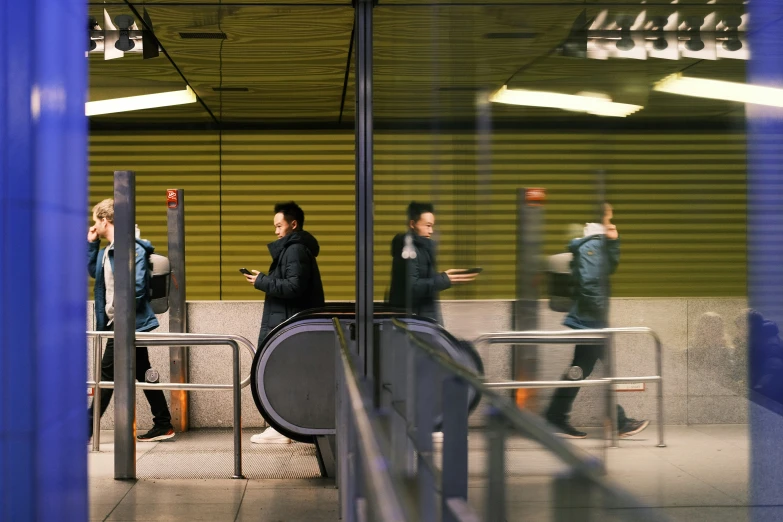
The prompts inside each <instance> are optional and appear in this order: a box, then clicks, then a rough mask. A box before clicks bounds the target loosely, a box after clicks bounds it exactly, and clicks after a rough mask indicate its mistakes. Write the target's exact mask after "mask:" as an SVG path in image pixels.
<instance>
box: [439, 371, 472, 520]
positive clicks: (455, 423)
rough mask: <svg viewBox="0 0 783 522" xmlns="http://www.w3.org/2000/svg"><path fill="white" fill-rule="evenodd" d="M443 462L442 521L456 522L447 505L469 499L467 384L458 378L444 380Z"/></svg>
mask: <svg viewBox="0 0 783 522" xmlns="http://www.w3.org/2000/svg"><path fill="white" fill-rule="evenodd" d="M442 460H443V466H442V468H443V473H441V477H443V479H442V480H443V481H442V483H441V503H442V507H441V510H442V511H441V512H442V513H443V521H444V522H457V521H458V519H457V518H456V517H455V515H454V513H452V509H451V507H450V506H449V502H450V501H452V500H454V499H461V500H463V501H467V500H468V384H467V383H466V382H465V381H463V380H462V379H460V378H459V377H451V378H448V379H445V380H444V381H443V459H442Z"/></svg>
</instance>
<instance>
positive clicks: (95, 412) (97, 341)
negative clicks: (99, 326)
mask: <svg viewBox="0 0 783 522" xmlns="http://www.w3.org/2000/svg"><path fill="white" fill-rule="evenodd" d="M102 344H103V341H102V340H101V338H100V337H93V339H92V353H93V369H92V374H93V378H94V379H95V388H93V392H92V450H93V451H100V449H101V386H100V383H101V369H102V367H101V359H102V357H101V355H102V350H101V348H102Z"/></svg>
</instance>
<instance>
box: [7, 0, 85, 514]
mask: <svg viewBox="0 0 783 522" xmlns="http://www.w3.org/2000/svg"><path fill="white" fill-rule="evenodd" d="M86 24H87V11H86V2H85V1H84V0H0V243H1V246H2V248H0V497H1V498H0V520H14V521H16V520H40V521H44V520H47V521H48V520H87V425H86V424H87V416H86V406H87V401H86V396H85V395H86V386H85V381H86V340H85V334H84V332H85V328H86V297H87V296H86V288H87V280H86V277H87V275H86V233H87V229H86V225H87V164H86V157H87V140H86V136H87V125H86V118H85V116H84V102H85V93H86V87H87V75H86V72H87V60H86V58H85V57H84V52H85V50H86V46H87V32H86V29H87V26H86Z"/></svg>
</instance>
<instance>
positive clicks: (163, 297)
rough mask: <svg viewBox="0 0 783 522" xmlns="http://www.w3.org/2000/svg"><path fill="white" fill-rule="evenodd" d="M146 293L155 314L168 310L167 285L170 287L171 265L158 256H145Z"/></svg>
mask: <svg viewBox="0 0 783 522" xmlns="http://www.w3.org/2000/svg"><path fill="white" fill-rule="evenodd" d="M146 279H147V292H148V295H149V298H150V306H152V311H153V312H154V313H155V314H165V313H166V312H168V310H169V285H171V263H170V262H169V258H168V257H166V256H162V255H160V254H147V271H146Z"/></svg>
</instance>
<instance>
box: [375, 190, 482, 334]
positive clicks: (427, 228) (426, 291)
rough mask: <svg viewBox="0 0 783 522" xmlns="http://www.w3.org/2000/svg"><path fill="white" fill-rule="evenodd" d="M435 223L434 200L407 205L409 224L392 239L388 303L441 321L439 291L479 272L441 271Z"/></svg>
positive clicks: (464, 281)
mask: <svg viewBox="0 0 783 522" xmlns="http://www.w3.org/2000/svg"><path fill="white" fill-rule="evenodd" d="M434 227H435V208H434V207H433V205H432V204H431V203H418V202H416V201H413V202H411V204H410V205H408V228H409V230H408V231H407V232H405V233H402V234H397V235H396V236H395V237H394V239H392V248H391V254H392V280H391V287H390V289H389V298H388V301H389V304H390V305H391V306H393V307H395V308H401V309H403V308H404V309H406V310H408V311H410V312H411V313H413V314H415V315H419V316H422V317H427V318H429V319H432V320H434V321H436V322H438V323H440V324H442V323H443V318H442V316H441V312H440V305H439V304H438V293H440V292H442V291H443V290H447V289H449V288H451V285H452V284H456V283H468V282H470V281H473V280H474V279H475V278H476V276H477V275H478V274H467V273H465V272H464V271H463V270H459V269H451V270H446V271H445V272H438V269H437V263H436V243H435V241H433V240H432V239H431V237H432V233H433V229H434Z"/></svg>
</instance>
